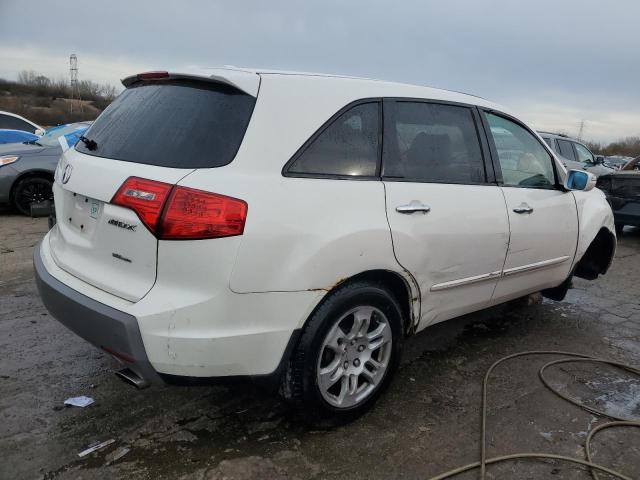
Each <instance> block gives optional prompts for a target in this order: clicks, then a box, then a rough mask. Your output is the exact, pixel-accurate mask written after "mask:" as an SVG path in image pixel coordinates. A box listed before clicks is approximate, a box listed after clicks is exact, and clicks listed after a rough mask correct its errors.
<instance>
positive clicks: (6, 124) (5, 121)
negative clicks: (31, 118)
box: [0, 115, 36, 133]
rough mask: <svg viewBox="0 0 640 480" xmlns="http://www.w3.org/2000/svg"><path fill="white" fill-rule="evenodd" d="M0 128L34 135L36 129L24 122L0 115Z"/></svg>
mask: <svg viewBox="0 0 640 480" xmlns="http://www.w3.org/2000/svg"><path fill="white" fill-rule="evenodd" d="M0 128H8V129H11V130H22V131H23V132H31V133H34V132H35V131H36V129H35V128H34V127H33V125H30V124H28V123H27V122H25V121H24V120H20V119H19V118H16V117H12V116H10V115H0Z"/></svg>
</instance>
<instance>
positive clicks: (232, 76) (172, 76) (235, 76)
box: [122, 70, 260, 97]
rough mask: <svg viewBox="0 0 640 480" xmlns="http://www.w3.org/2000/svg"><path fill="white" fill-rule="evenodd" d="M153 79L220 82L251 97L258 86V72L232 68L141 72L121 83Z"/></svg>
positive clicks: (129, 83)
mask: <svg viewBox="0 0 640 480" xmlns="http://www.w3.org/2000/svg"><path fill="white" fill-rule="evenodd" d="M153 80H197V81H199V82H214V83H222V84H224V85H230V86H232V87H234V88H237V89H238V90H240V91H242V92H244V93H246V94H247V95H251V96H252V97H257V96H258V89H259V88H260V76H259V75H258V74H255V73H248V72H243V71H234V70H223V71H221V70H217V71H211V72H207V71H203V72H199V73H177V72H165V71H153V72H143V73H138V74H136V75H129V76H128V77H125V78H123V79H122V84H123V85H124V86H125V87H130V86H131V85H133V84H134V83H137V82H141V81H153Z"/></svg>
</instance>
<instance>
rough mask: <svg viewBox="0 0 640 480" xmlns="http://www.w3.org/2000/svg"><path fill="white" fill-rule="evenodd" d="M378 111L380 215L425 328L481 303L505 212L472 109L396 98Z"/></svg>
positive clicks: (503, 240) (494, 272)
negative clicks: (417, 298)
mask: <svg viewBox="0 0 640 480" xmlns="http://www.w3.org/2000/svg"><path fill="white" fill-rule="evenodd" d="M384 111H385V132H384V153H383V168H384V170H383V180H384V185H385V192H386V203H387V217H388V220H389V226H390V228H391V234H392V239H393V248H394V252H395V255H396V258H397V260H398V262H399V263H400V264H401V265H402V266H403V267H404V268H405V269H406V270H407V271H409V272H410V273H411V274H412V275H413V276H414V277H415V278H416V280H417V282H418V284H419V286H420V293H421V321H420V326H419V328H424V327H425V326H427V325H429V324H431V323H434V322H438V321H442V320H446V319H448V318H452V317H455V316H458V315H462V314H464V313H468V312H470V311H473V310H478V309H480V308H483V307H484V306H485V305H487V304H488V302H489V301H490V299H491V295H492V293H493V291H494V288H495V286H496V284H497V281H498V279H499V277H500V274H501V272H502V266H503V263H504V259H505V255H506V251H507V244H508V240H509V224H508V220H507V213H506V209H505V203H504V198H503V195H502V191H501V190H500V187H499V186H497V185H496V184H495V183H490V182H489V181H488V177H487V174H486V171H485V163H484V161H483V149H482V148H481V142H480V136H479V133H478V132H479V129H478V124H477V122H476V117H475V115H474V110H473V108H469V107H466V106H460V105H449V104H442V103H429V102H419V101H405V100H398V101H385V103H384ZM478 118H479V117H478Z"/></svg>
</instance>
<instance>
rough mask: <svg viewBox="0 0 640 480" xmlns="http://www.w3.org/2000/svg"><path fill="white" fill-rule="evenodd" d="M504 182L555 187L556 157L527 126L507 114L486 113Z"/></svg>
mask: <svg viewBox="0 0 640 480" xmlns="http://www.w3.org/2000/svg"><path fill="white" fill-rule="evenodd" d="M486 116H487V120H488V122H489V127H490V128H491V136H492V137H493V141H494V143H495V147H496V150H497V152H498V160H499V161H500V168H501V170H502V180H503V183H504V185H505V186H511V187H537V188H553V186H554V185H555V175H554V170H553V160H552V158H551V156H550V155H549V153H548V152H547V151H546V150H545V148H544V147H543V146H542V144H541V143H540V142H539V141H538V139H537V138H536V137H534V136H533V135H532V134H531V133H530V132H529V131H527V129H525V128H523V127H521V126H520V125H518V124H517V123H514V122H512V121H511V120H507V119H506V118H504V117H500V116H498V115H493V114H491V113H488V114H486Z"/></svg>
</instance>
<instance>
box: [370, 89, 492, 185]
mask: <svg viewBox="0 0 640 480" xmlns="http://www.w3.org/2000/svg"><path fill="white" fill-rule="evenodd" d="M391 102H393V103H429V104H438V105H450V106H453V107H464V108H468V109H469V110H470V111H471V118H472V121H473V124H474V128H475V131H476V135H477V137H478V143H479V145H480V154H481V155H482V167H483V170H484V177H485V180H484V181H483V182H451V181H448V182H436V181H426V180H422V179H414V178H399V177H392V176H385V175H381V177H380V179H381V180H382V181H385V182H409V183H426V184H437V185H491V186H495V185H496V171H495V167H493V166H492V168H489V163H490V162H489V161H488V159H490V158H491V157H490V155H489V147H488V144H487V139H486V136H485V135H482V133H481V132H480V128H481V127H480V125H481V124H480V123H479V117H480V115H479V114H478V106H477V105H473V104H470V103H463V102H454V101H449V100H438V99H429V98H413V97H384V99H383V103H391ZM383 110H384V111H385V122H387V123H388V122H389V121H391V120H393V119H392V118H390V114H389V113H388V110H390V109H383ZM384 131H385V129H384V128H383V132H384ZM383 161H384V159H383ZM383 167H384V165H383ZM383 171H384V170H383Z"/></svg>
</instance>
